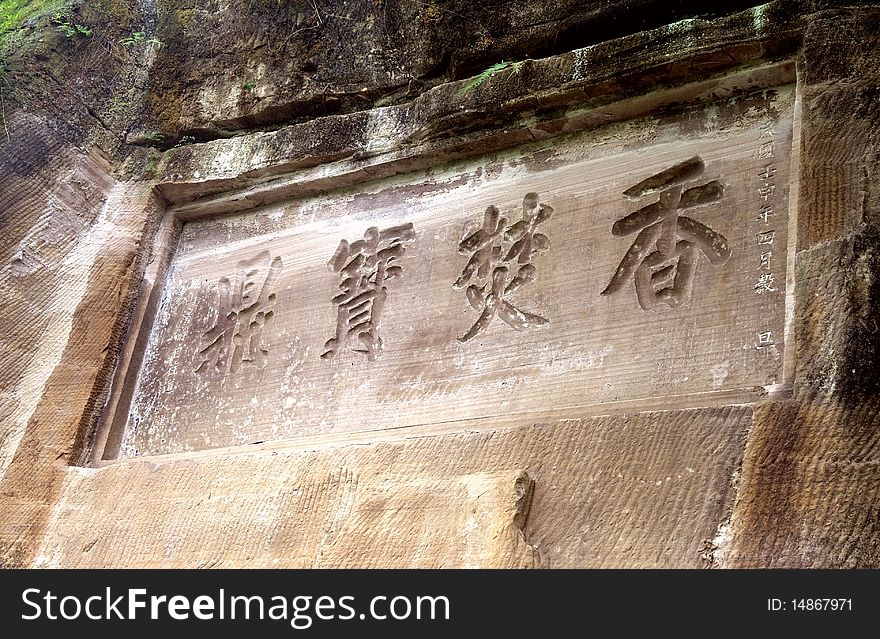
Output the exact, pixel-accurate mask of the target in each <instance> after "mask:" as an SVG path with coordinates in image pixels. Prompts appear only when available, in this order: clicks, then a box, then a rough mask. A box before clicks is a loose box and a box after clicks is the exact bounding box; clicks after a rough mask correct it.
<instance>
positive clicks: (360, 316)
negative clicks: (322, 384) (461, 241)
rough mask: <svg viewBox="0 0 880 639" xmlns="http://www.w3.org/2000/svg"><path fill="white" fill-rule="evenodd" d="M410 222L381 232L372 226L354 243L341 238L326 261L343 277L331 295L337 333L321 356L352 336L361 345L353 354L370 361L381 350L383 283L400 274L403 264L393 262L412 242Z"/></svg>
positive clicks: (385, 295)
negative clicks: (336, 291)
mask: <svg viewBox="0 0 880 639" xmlns="http://www.w3.org/2000/svg"><path fill="white" fill-rule="evenodd" d="M414 238H415V233H414V231H413V225H412V224H404V225H402V226H395V227H394V228H390V229H386V230H384V231H382V232H380V231H379V229H377V228H376V227H375V226H373V227H370V228H369V229H367V232H366V233H364V239H362V240H357V241H356V242H354V243H353V244H349V243H348V242H347V241H345V240H342V241H341V242H339V247H338V248H337V249H336V253H335V254H334V255H333V257H332V258H331V260H330V262H328V267H329V268H330V270H331V271H333V272H334V273H339V274H340V275H341V276H342V283H341V284H340V285H339V289H340V291H341V292H340V293H339V294H338V295H337V296H336V297H334V298H333V304H334V305H335V306H336V335H335V336H334V337H332V338H331V339H329V340H327V343H326V344H325V345H324V348H325V349H326V350H325V352H324V353H322V354H321V357H322V358H323V359H328V358H330V357H333V356H334V355H336V353H338V352H339V349H340V348H342V347H343V346H344V345H345V344H346V343H347V342H348V339H349V338H350V337H355V338H356V339H357V341H358V342H359V343H360V344H359V345H360V348H352V350H353V351H354V352H356V353H362V354H364V355H366V357H367V359H369V360H373V359H375V357H376V355H377V354H378V353H379V352H380V351H381V350H382V338H381V337H379V335H378V330H379V321H380V319H381V317H382V310H383V309H384V307H385V300H386V298H387V296H388V289H387V287H386V286H385V283H386V282H387V281H388V280H390V279H392V278H394V277H399V276H400V275H402V274H403V267H401V266H400V265H399V264H395V262H397V261H399V260H400V258H401V257H403V253H404V250H405V248H406V246H407V245H408V244H409V243H410V242H412V241H413V239H414Z"/></svg>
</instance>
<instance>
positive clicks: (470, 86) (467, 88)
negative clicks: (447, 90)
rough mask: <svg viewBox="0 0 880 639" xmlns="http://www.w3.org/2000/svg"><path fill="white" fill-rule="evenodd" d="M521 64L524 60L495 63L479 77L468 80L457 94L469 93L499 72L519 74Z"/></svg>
mask: <svg viewBox="0 0 880 639" xmlns="http://www.w3.org/2000/svg"><path fill="white" fill-rule="evenodd" d="M523 64H525V60H520V61H519V62H505V61H504V60H502V61H501V62H497V63H495V64H493V65H492V66H491V67H489V68H488V69H486V70H485V71H483V72H482V73H480V74H479V75H475V76H474V77H473V78H471V79H470V80H468V81H467V82H466V83H465V84H464V85H463V86H462V87H461V89H459V90H458V92H459V94H461V95H464V94H466V93H470V92H471V91H473V90H474V89H476V88H477V87H478V86H480V85H481V84H483V82H485V81H486V80H488V79H489V78H491V77H492V76H493V75H495V74H496V73H499V72H500V71H504V70H505V69H508V70H510V71H512V72H513V73H514V74H516V73H519V70H520V68H521V67H522V65H523Z"/></svg>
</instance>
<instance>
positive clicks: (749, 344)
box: [116, 87, 794, 456]
mask: <svg viewBox="0 0 880 639" xmlns="http://www.w3.org/2000/svg"><path fill="white" fill-rule="evenodd" d="M793 110H794V89H793V87H782V88H778V89H774V90H770V91H764V92H760V93H755V94H753V95H750V96H746V97H742V98H738V99H735V100H730V101H724V102H719V103H715V104H712V105H709V106H702V107H699V108H695V109H691V110H687V109H684V110H680V111H678V112H675V113H664V114H657V115H655V116H652V117H648V118H644V119H640V120H635V121H630V122H626V123H622V124H613V125H608V126H606V127H603V128H600V129H596V130H592V131H587V132H581V133H576V134H571V135H566V136H559V137H556V138H552V139H548V140H544V141H541V142H536V143H534V144H531V145H527V146H524V147H518V148H513V149H510V150H508V151H505V152H503V153H500V154H494V155H491V156H484V157H480V158H478V159H476V160H471V161H468V162H463V163H459V164H455V165H445V166H438V167H437V168H435V169H434V170H432V171H429V172H421V173H414V174H408V175H402V176H399V177H397V178H394V179H389V180H383V181H381V182H375V183H369V184H362V185H359V186H358V187H357V188H347V189H345V190H338V191H335V192H328V193H326V194H323V195H321V196H319V197H313V198H310V199H303V200H297V201H290V202H286V203H283V204H279V205H274V206H272V207H270V208H264V209H261V210H257V211H252V212H247V213H239V214H235V215H226V216H219V217H213V218H209V219H197V220H191V221H187V222H185V223H184V224H183V227H182V231H181V237H180V240H179V243H178V245H177V247H176V249H175V250H174V254H173V256H172V258H171V265H170V268H169V271H168V273H167V277H166V281H165V283H164V291H163V294H162V298H161V301H160V304H159V306H158V310H157V312H156V313H155V316H154V317H153V318H152V323H151V325H150V326H146V327H145V328H144V329H143V330H146V331H149V338H148V339H147V340H146V350H145V353H144V357H143V360H142V363H141V367H140V371H139V372H138V373H137V375H136V377H135V378H134V379H131V380H130V381H129V384H131V385H132V387H131V389H130V390H131V391H132V393H131V395H132V399H131V401H130V402H129V403H128V405H126V406H122V407H121V408H120V410H121V411H122V413H121V415H122V417H121V419H117V420H116V421H117V428H122V429H123V432H122V433H121V441H122V445H121V455H122V456H136V455H148V454H163V453H171V452H182V451H190V450H202V449H208V448H216V447H223V446H234V445H241V444H249V443H254V442H264V441H273V440H287V439H294V438H298V437H303V436H312V435H320V434H336V435H342V434H345V433H353V432H360V431H371V430H384V429H394V428H404V427H409V428H415V429H417V428H419V427H428V426H432V425H437V424H447V425H449V424H454V423H455V422H459V421H462V422H463V421H464V420H468V424H469V425H471V424H473V423H474V422H475V421H477V422H478V421H479V420H481V419H487V420H497V419H498V418H504V419H510V418H519V417H521V419H522V421H529V420H532V421H534V420H538V419H540V418H541V416H542V415H546V414H547V413H548V412H549V411H554V410H559V409H566V408H575V407H578V408H584V407H590V406H592V407H600V408H599V409H596V410H598V412H601V410H602V408H601V407H604V406H613V405H615V404H620V403H627V402H629V403H636V404H643V405H644V406H645V407H646V408H653V409H658V408H664V407H666V406H669V405H670V402H672V398H675V399H674V403H675V405H676V406H686V405H689V404H692V405H705V402H706V398H707V397H711V396H712V395H713V394H714V395H720V394H725V393H726V394H728V395H729V394H730V393H733V392H735V391H745V390H749V389H755V388H760V387H764V386H767V385H772V384H777V383H780V382H782V381H783V360H784V357H783V349H784V337H785V334H784V331H785V309H786V275H787V273H788V270H789V269H788V260H789V259H790V256H789V253H788V250H787V247H788V246H789V237H788V229H789V205H790V199H791V196H790V193H789V184H790V182H791V176H790V172H791V148H792V131H793V124H792V123H793ZM594 412H595V411H594ZM468 427H470V426H468Z"/></svg>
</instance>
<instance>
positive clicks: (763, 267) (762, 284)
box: [754, 126, 779, 351]
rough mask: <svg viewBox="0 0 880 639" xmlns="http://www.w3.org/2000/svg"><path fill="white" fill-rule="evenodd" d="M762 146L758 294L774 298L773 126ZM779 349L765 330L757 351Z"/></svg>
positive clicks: (766, 130) (761, 138) (766, 129)
mask: <svg viewBox="0 0 880 639" xmlns="http://www.w3.org/2000/svg"><path fill="white" fill-rule="evenodd" d="M758 142H759V143H760V144H759V147H758V150H757V152H756V153H755V155H756V157H757V159H758V161H759V162H760V168H759V169H758V172H757V173H758V175H757V177H758V180H759V181H758V184H757V187H756V189H755V190H756V191H757V193H758V197H759V198H760V202H761V204H760V209H759V210H758V216H757V219H756V221H757V222H759V223H760V224H761V230H760V231H759V232H758V234H757V235H756V237H755V240H756V243H757V247H758V254H759V255H758V269H757V270H758V276H757V279H756V280H755V286H754V289H755V294H756V295H770V294H772V293H777V292H779V288H778V286H777V281H776V276H775V274H774V272H773V267H774V263H773V262H774V261H773V243H774V242H775V240H776V230H775V229H774V228H772V227H773V222H772V220H771V218H773V217H774V216H775V215H776V211H775V209H774V207H775V206H776V162H775V153H776V142H775V135H774V133H773V128H772V126H765V127H762V128H761V133H760V135H759V137H758ZM774 346H776V344H775V342H774V341H773V333H772V332H771V331H769V330H768V331H764V332H761V333H759V334H758V341H757V343H756V344H755V348H756V349H757V350H759V351H763V350H764V349H768V348H771V347H774Z"/></svg>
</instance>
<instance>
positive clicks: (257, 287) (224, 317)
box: [192, 251, 282, 374]
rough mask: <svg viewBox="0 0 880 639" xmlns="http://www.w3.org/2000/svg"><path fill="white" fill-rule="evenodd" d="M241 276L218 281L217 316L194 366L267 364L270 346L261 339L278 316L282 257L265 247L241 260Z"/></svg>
mask: <svg viewBox="0 0 880 639" xmlns="http://www.w3.org/2000/svg"><path fill="white" fill-rule="evenodd" d="M238 267H239V270H238V274H237V276H234V277H233V278H232V279H231V280H230V279H229V278H227V277H224V278H222V279H221V280H220V281H219V282H218V283H217V289H216V290H217V317H216V320H215V321H214V322H213V325H212V326H211V328H209V329H208V330H206V331H204V333H203V334H202V338H201V341H200V344H199V347H198V349H197V350H196V353H195V356H194V357H193V362H192V364H193V370H194V371H195V372H197V373H202V372H204V371H206V370H208V369H209V368H211V367H213V368H214V369H215V370H217V371H221V372H223V373H224V374H225V373H226V372H228V371H232V372H233V373H235V372H238V371H239V370H240V369H241V367H242V365H244V364H249V365H252V366H255V367H256V368H258V369H261V368H263V367H264V366H265V365H266V358H267V355H268V350H267V349H266V348H264V347H263V344H262V343H261V339H262V334H263V329H264V328H265V327H266V326H267V325H268V324H269V323H271V321H272V319H273V317H274V314H275V312H274V309H275V297H276V295H275V292H274V286H275V282H276V280H277V279H278V276H279V275H280V274H281V269H282V263H281V258H280V257H276V258H275V259H271V256H270V254H269V252H268V251H263V252H262V253H260V254H259V255H257V256H256V257H254V258H253V259H250V260H245V261H243V262H240V263H239V265H238Z"/></svg>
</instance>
